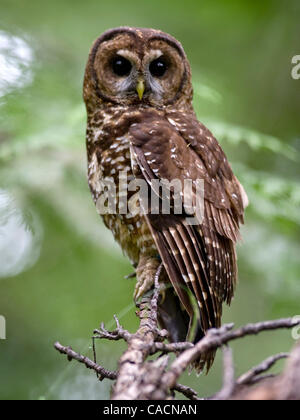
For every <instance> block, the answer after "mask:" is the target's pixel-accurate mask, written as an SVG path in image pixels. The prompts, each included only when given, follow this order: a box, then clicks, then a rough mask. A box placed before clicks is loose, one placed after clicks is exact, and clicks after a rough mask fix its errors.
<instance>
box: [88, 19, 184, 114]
mask: <svg viewBox="0 0 300 420" xmlns="http://www.w3.org/2000/svg"><path fill="white" fill-rule="evenodd" d="M83 92H84V100H85V102H86V104H87V106H88V107H89V106H91V107H93V108H94V107H95V106H96V105H97V103H98V104H100V103H102V104H103V102H104V103H112V104H117V105H122V104H123V105H135V104H144V105H150V106H155V107H163V106H167V105H174V104H176V103H177V102H179V101H180V102H186V103H187V104H188V103H191V100H192V86H191V72H190V65H189V62H188V60H187V58H186V55H185V52H184V50H183V48H182V46H181V44H180V43H179V42H178V41H177V40H176V39H175V38H173V37H171V36H170V35H168V34H166V33H163V32H161V31H157V30H154V29H140V28H128V27H120V28H116V29H111V30H109V31H107V32H105V33H104V34H103V35H102V36H100V37H99V38H98V39H97V40H96V41H95V42H94V44H93V46H92V49H91V52H90V55H89V59H88V63H87V66H86V73H85V80H84V91H83Z"/></svg>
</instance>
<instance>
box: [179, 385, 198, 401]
mask: <svg viewBox="0 0 300 420" xmlns="http://www.w3.org/2000/svg"><path fill="white" fill-rule="evenodd" d="M173 390H174V391H177V392H180V393H181V394H182V395H184V396H185V397H186V398H188V399H189V400H199V398H198V397H197V395H198V393H197V392H196V391H195V390H194V389H192V388H190V387H189V386H185V385H181V384H176V385H175V386H174V388H173Z"/></svg>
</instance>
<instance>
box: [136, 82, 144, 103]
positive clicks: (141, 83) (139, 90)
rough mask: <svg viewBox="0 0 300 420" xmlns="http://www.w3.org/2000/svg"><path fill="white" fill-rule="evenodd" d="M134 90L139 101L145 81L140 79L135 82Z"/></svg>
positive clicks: (141, 97)
mask: <svg viewBox="0 0 300 420" xmlns="http://www.w3.org/2000/svg"><path fill="white" fill-rule="evenodd" d="M136 91H137V94H138V95H139V99H140V101H141V100H142V99H143V95H144V92H145V83H144V80H142V79H140V80H139V81H138V82H137V85H136Z"/></svg>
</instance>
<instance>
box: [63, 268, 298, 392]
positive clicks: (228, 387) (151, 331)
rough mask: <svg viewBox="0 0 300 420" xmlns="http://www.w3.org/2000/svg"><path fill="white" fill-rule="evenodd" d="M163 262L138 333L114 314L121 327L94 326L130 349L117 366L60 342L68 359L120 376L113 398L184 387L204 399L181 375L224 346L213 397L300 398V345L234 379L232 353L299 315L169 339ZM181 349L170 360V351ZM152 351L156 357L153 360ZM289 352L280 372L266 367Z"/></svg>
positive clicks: (102, 375)
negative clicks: (195, 338) (163, 320)
mask: <svg viewBox="0 0 300 420" xmlns="http://www.w3.org/2000/svg"><path fill="white" fill-rule="evenodd" d="M161 269H162V265H160V267H159V268H158V270H157V273H156V275H155V281H154V290H153V291H152V292H149V293H147V294H146V295H145V296H144V297H143V298H142V301H141V303H140V304H139V305H138V311H137V316H138V317H139V319H140V324H139V327H138V329H137V331H136V333H134V334H132V333H130V332H129V331H127V330H126V329H124V328H123V327H122V326H121V325H120V322H119V320H118V318H117V317H116V316H115V321H116V329H115V330H113V331H107V330H106V329H105V326H104V324H101V326H100V328H99V329H96V330H95V331H94V336H93V342H94V341H95V340H97V339H102V340H103V339H105V340H113V341H116V340H124V341H125V342H126V343H127V349H126V351H125V352H124V354H123V355H122V356H121V358H120V360H119V363H118V370H117V371H109V370H107V369H105V368H104V367H102V366H101V365H99V364H97V363H96V355H95V351H94V358H95V360H94V361H92V360H90V359H88V358H87V357H85V356H82V355H80V354H79V353H76V352H75V351H74V350H73V349H72V348H71V347H64V346H62V345H61V344H60V343H55V348H56V350H58V351H59V352H60V353H62V354H65V355H67V357H68V360H73V359H74V360H77V361H78V362H80V363H82V364H84V365H85V366H86V367H87V368H89V369H92V370H94V371H95V372H96V373H97V376H98V377H99V379H100V380H103V379H104V378H107V379H110V380H115V381H116V382H115V384H114V386H113V390H112V399H114V400H117V399H118V400H139V399H143V400H165V399H171V398H174V395H175V394H174V391H177V392H180V393H181V394H183V395H184V396H185V397H186V398H189V399H191V400H200V399H201V398H198V396H197V392H196V391H195V390H193V389H191V388H189V387H187V386H185V385H182V384H179V383H178V380H179V378H180V376H181V375H182V373H183V372H184V371H185V370H186V369H187V368H188V367H189V366H190V365H191V364H192V362H193V361H195V360H196V359H198V358H199V357H200V356H201V354H203V353H205V352H207V351H211V350H216V349H218V348H222V349H223V365H224V366H223V370H224V374H223V387H222V389H221V390H220V391H219V392H218V393H217V394H215V395H214V396H213V397H211V398H209V399H213V400H216V399H217V400H227V399H268V398H269V399H297V398H299V399H300V345H298V346H297V347H296V348H295V349H294V350H293V352H292V353H291V356H290V357H289V355H288V354H286V353H280V354H278V355H275V356H272V357H269V358H268V359H266V360H265V361H263V362H262V363H260V364H259V365H258V366H256V367H254V368H252V369H250V370H249V371H248V372H246V373H245V374H243V375H241V376H240V377H239V378H238V379H235V373H234V363H233V355H232V351H231V349H230V348H229V347H228V343H230V342H231V341H233V340H237V339H242V338H244V337H246V336H249V335H256V334H259V333H261V332H263V331H272V330H278V329H282V328H293V327H295V326H297V325H300V319H292V318H287V319H279V320H275V321H264V322H259V323H256V324H248V325H245V326H244V327H241V328H238V329H236V330H234V329H233V327H234V325H233V324H229V325H224V326H222V327H221V328H219V329H212V330H209V331H208V332H207V334H206V336H205V337H204V338H203V339H202V340H201V341H199V342H198V343H197V344H195V345H194V344H193V343H190V342H181V343H166V342H164V341H165V339H166V338H167V331H165V330H160V329H159V328H158V323H157V307H158V299H159V294H160V288H159V276H160V273H161ZM169 353H172V354H175V355H176V358H175V360H174V361H173V362H172V363H170V361H169V356H168V354H169ZM149 356H154V359H153V357H152V360H149ZM284 358H288V363H287V367H286V370H285V371H284V373H283V374H282V375H280V376H276V377H273V375H270V374H266V375H263V374H264V373H266V372H268V371H269V369H270V368H271V367H272V366H274V364H275V363H276V362H277V361H279V360H281V359H284Z"/></svg>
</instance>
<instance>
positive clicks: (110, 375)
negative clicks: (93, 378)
mask: <svg viewBox="0 0 300 420" xmlns="http://www.w3.org/2000/svg"><path fill="white" fill-rule="evenodd" d="M54 348H55V349H56V350H58V351H59V352H60V353H61V354H65V355H66V356H67V357H68V360H69V361H71V360H73V359H74V360H77V362H79V363H83V364H84V365H85V366H86V367H87V368H88V369H92V370H94V371H95V372H97V374H99V375H100V378H99V379H100V380H102V379H104V378H107V379H111V380H114V379H116V378H117V376H118V372H116V371H110V370H107V369H105V368H103V367H102V366H100V365H98V364H97V363H95V362H93V361H92V360H90V359H89V358H88V357H86V356H82V355H81V354H79V353H76V352H75V351H74V350H73V349H72V348H71V347H65V346H62V345H61V344H60V343H58V342H56V343H55V344H54Z"/></svg>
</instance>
